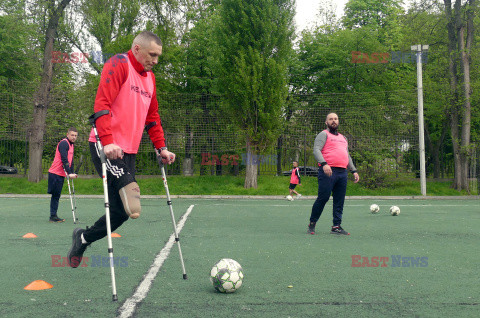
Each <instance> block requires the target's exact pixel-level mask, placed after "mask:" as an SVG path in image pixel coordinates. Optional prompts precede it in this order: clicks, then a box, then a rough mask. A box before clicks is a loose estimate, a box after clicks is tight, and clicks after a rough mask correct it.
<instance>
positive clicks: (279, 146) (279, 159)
mask: <svg viewBox="0 0 480 318" xmlns="http://www.w3.org/2000/svg"><path fill="white" fill-rule="evenodd" d="M282 147H283V135H281V136H280V137H278V139H277V176H281V175H282V150H283V149H282Z"/></svg>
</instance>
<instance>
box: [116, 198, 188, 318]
mask: <svg viewBox="0 0 480 318" xmlns="http://www.w3.org/2000/svg"><path fill="white" fill-rule="evenodd" d="M193 207H194V205H191V206H190V207H189V208H188V209H187V212H185V214H184V215H182V217H181V219H180V222H178V224H177V233H178V234H179V233H180V232H181V231H182V228H183V226H184V225H185V222H186V221H187V218H188V216H189V215H190V213H191V212H192V210H193ZM174 243H175V233H172V235H170V238H169V240H168V242H167V243H166V244H165V246H164V247H163V248H162V250H161V251H160V252H159V253H158V254H157V256H156V257H155V260H154V261H153V264H152V266H150V269H149V270H148V272H147V273H146V274H145V275H144V276H143V280H142V281H141V282H140V284H139V285H138V287H137V289H136V290H135V292H134V293H133V295H132V296H131V297H130V298H128V299H127V300H125V302H124V303H123V305H122V307H120V309H119V310H118V315H117V317H118V318H126V317H131V316H132V315H133V313H134V312H135V308H136V307H137V304H138V303H140V302H141V301H142V300H143V299H144V298H145V297H146V296H147V293H148V291H149V290H150V287H151V286H152V283H153V281H154V280H155V277H156V276H157V273H158V271H159V270H160V268H161V267H162V265H163V263H164V262H165V260H166V259H167V258H168V255H169V254H170V251H171V249H172V247H173V244H174Z"/></svg>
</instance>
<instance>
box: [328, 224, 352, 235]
mask: <svg viewBox="0 0 480 318" xmlns="http://www.w3.org/2000/svg"><path fill="white" fill-rule="evenodd" d="M330 234H337V235H350V233H348V232H347V231H345V230H344V229H343V228H342V227H341V226H340V225H337V226H332V230H331V231H330Z"/></svg>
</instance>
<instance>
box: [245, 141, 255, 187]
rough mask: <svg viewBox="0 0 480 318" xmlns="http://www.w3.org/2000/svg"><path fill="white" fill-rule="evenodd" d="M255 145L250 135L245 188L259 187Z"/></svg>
mask: <svg viewBox="0 0 480 318" xmlns="http://www.w3.org/2000/svg"><path fill="white" fill-rule="evenodd" d="M255 154H256V153H255V145H254V144H252V143H251V140H250V138H249V137H247V162H246V172H245V185H244V187H245V189H249V188H254V189H256V188H257V172H258V170H257V168H258V167H257V162H256V160H254V156H255Z"/></svg>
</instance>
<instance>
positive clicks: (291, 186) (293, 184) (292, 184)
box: [288, 183, 297, 190]
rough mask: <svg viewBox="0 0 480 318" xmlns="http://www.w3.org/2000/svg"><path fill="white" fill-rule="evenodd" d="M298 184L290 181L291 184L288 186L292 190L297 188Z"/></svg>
mask: <svg viewBox="0 0 480 318" xmlns="http://www.w3.org/2000/svg"><path fill="white" fill-rule="evenodd" d="M296 186H297V185H296V184H295V183H290V186H289V187H288V188H289V189H290V190H293V189H295V187H296Z"/></svg>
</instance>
